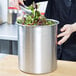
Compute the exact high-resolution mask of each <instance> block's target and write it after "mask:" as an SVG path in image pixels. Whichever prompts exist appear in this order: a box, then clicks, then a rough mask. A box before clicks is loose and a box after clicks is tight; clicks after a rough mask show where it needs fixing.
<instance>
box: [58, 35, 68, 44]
mask: <svg viewBox="0 0 76 76" xmlns="http://www.w3.org/2000/svg"><path fill="white" fill-rule="evenodd" d="M68 38H69V36H64V37H63V38H62V39H61V40H60V41H58V45H61V44H63V43H64V42H65V41H67V39H68Z"/></svg>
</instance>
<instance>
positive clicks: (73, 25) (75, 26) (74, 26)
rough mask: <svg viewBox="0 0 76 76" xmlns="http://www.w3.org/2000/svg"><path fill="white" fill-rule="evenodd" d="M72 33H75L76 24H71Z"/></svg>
mask: <svg viewBox="0 0 76 76" xmlns="http://www.w3.org/2000/svg"><path fill="white" fill-rule="evenodd" d="M72 32H76V23H74V24H72Z"/></svg>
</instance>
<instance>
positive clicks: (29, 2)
mask: <svg viewBox="0 0 76 76" xmlns="http://www.w3.org/2000/svg"><path fill="white" fill-rule="evenodd" d="M33 1H35V2H36V3H37V2H42V1H47V0H26V1H24V4H25V5H27V6H29V5H31V4H32V2H33Z"/></svg>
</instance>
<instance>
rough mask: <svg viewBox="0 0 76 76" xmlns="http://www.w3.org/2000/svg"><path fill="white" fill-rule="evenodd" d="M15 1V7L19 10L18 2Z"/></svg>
mask: <svg viewBox="0 0 76 76" xmlns="http://www.w3.org/2000/svg"><path fill="white" fill-rule="evenodd" d="M14 1H15V7H16V8H17V9H19V1H18V0H14Z"/></svg>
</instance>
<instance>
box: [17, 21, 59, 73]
mask: <svg viewBox="0 0 76 76" xmlns="http://www.w3.org/2000/svg"><path fill="white" fill-rule="evenodd" d="M53 21H55V22H56V24H55V25H52V26H51V25H50V26H48V25H46V26H24V25H19V26H18V55H19V56H18V57H19V68H20V70H21V71H23V72H26V73H32V74H43V73H49V72H53V71H54V70H56V68H57V61H56V50H57V44H56V42H57V37H56V36H57V25H58V23H59V22H57V21H56V20H53Z"/></svg>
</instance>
